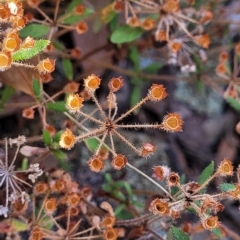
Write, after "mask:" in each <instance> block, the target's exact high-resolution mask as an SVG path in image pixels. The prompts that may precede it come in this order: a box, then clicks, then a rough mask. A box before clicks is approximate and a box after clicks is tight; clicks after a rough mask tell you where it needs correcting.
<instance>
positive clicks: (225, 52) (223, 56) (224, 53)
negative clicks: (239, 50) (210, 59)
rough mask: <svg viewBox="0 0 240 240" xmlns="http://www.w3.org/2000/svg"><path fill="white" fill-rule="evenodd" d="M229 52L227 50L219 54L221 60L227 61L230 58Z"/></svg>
mask: <svg viewBox="0 0 240 240" xmlns="http://www.w3.org/2000/svg"><path fill="white" fill-rule="evenodd" d="M228 57H229V56H228V52H227V51H222V52H221V53H220V54H219V58H218V59H219V62H226V61H227V60H228Z"/></svg>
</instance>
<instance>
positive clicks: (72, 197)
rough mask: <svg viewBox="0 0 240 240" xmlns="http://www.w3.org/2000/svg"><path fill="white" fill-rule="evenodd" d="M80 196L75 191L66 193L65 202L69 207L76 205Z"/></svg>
mask: <svg viewBox="0 0 240 240" xmlns="http://www.w3.org/2000/svg"><path fill="white" fill-rule="evenodd" d="M80 200H81V197H80V195H79V194H77V193H70V194H68V195H67V204H68V206H69V207H76V206H77V205H78V204H79V203H80Z"/></svg>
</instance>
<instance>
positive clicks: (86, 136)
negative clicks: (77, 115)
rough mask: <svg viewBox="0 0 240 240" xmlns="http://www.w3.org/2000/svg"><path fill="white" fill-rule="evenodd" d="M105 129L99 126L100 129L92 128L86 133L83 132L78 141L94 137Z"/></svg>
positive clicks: (77, 138)
mask: <svg viewBox="0 0 240 240" xmlns="http://www.w3.org/2000/svg"><path fill="white" fill-rule="evenodd" d="M104 131H105V128H98V129H95V130H92V131H90V132H88V133H85V134H82V135H80V136H78V137H76V141H79V142H81V141H83V140H84V139H86V138H90V137H93V136H99V135H101V134H102V133H103V132H104Z"/></svg>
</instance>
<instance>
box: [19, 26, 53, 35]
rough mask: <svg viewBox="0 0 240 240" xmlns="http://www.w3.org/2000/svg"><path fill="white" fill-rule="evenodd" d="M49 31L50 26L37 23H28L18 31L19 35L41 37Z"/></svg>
mask: <svg viewBox="0 0 240 240" xmlns="http://www.w3.org/2000/svg"><path fill="white" fill-rule="evenodd" d="M49 31H50V27H49V26H46V25H42V24H39V23H30V24H28V25H27V26H26V27H25V28H23V29H22V30H21V31H20V37H21V38H26V37H32V38H41V37H44V36H45V35H46V34H47V33H48V32H49Z"/></svg>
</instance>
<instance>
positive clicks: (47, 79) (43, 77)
mask: <svg viewBox="0 0 240 240" xmlns="http://www.w3.org/2000/svg"><path fill="white" fill-rule="evenodd" d="M39 77H40V80H41V81H42V83H49V82H51V81H52V80H53V77H52V75H51V74H50V73H41V74H40V75H39Z"/></svg>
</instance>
